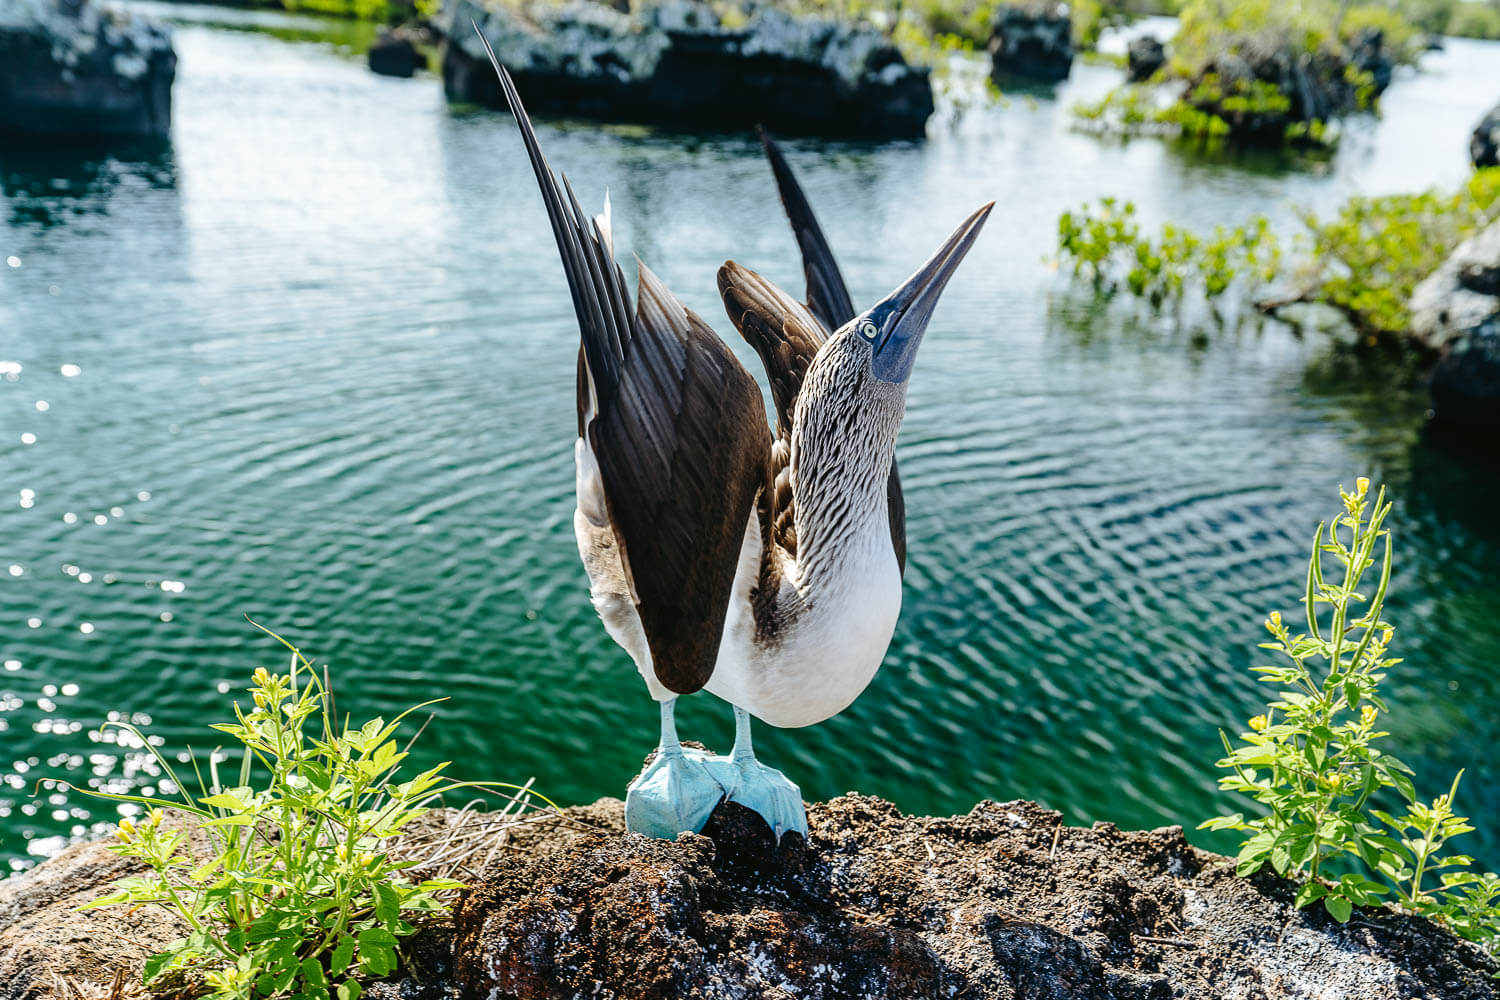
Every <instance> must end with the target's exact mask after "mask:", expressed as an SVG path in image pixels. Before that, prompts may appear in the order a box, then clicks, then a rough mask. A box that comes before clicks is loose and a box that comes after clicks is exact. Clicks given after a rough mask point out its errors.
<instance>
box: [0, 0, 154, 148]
mask: <svg viewBox="0 0 1500 1000" xmlns="http://www.w3.org/2000/svg"><path fill="white" fill-rule="evenodd" d="M176 72H177V56H176V53H174V52H173V50H172V36H171V32H170V30H169V29H168V28H166V27H163V26H161V25H158V24H156V23H155V22H153V21H150V20H148V19H146V18H145V17H142V16H140V15H139V14H135V13H132V12H129V11H126V10H122V9H118V8H114V7H102V6H100V5H99V4H97V3H94V2H92V0H3V2H0V129H14V130H18V131H24V132H46V133H63V134H72V135H89V136H165V135H166V134H167V132H168V130H169V128H170V126H171V119H172V80H173V78H174V77H175V76H176Z"/></svg>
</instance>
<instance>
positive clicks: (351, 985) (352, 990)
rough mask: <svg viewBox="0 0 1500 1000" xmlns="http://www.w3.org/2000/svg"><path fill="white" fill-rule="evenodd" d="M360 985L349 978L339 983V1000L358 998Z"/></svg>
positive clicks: (356, 999) (357, 999) (354, 999)
mask: <svg viewBox="0 0 1500 1000" xmlns="http://www.w3.org/2000/svg"><path fill="white" fill-rule="evenodd" d="M360 992H361V990H360V985H359V983H356V982H355V981H354V980H352V979H350V980H348V981H346V982H342V983H339V1000H359V994H360Z"/></svg>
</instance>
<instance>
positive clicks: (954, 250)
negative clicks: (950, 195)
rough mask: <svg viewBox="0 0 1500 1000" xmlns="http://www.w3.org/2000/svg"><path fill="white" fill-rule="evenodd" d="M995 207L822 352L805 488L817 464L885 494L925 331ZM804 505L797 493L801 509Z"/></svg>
mask: <svg viewBox="0 0 1500 1000" xmlns="http://www.w3.org/2000/svg"><path fill="white" fill-rule="evenodd" d="M994 207H995V203H994V202H990V203H989V204H988V205H985V206H983V207H982V208H980V209H979V210H978V211H976V212H975V213H974V214H973V215H971V216H969V217H968V218H967V219H965V220H964V221H963V223H962V224H961V225H960V226H959V227H958V228H957V229H956V230H954V232H953V235H951V236H949V237H948V239H947V240H946V241H945V242H944V243H943V245H942V246H941V247H939V248H938V251H937V253H935V254H933V255H932V257H931V258H929V259H928V261H927V263H925V264H923V265H922V266H921V267H920V268H918V269H917V272H916V273H915V274H913V275H912V276H911V277H910V278H908V279H906V281H905V282H903V283H902V284H901V286H900V287H899V288H897V289H896V290H895V291H894V292H892V293H891V294H889V295H887V296H886V297H885V298H883V299H881V300H880V301H879V302H877V303H876V304H875V305H873V306H871V307H870V308H869V309H867V310H866V311H865V312H863V313H861V314H860V315H858V316H856V317H855V318H854V319H852V320H850V321H849V322H848V323H845V324H844V325H843V326H842V327H840V328H839V329H838V330H837V331H836V332H835V333H834V334H833V336H831V337H830V338H829V339H828V341H827V342H826V343H825V344H824V345H823V347H822V348H821V349H820V350H819V351H818V355H817V357H816V358H815V359H814V360H813V363H812V365H811V367H810V368H809V369H808V373H807V377H806V380H805V382H804V384H803V387H802V391H801V392H800V393H799V394H798V397H797V410H796V418H795V420H794V421H793V434H792V454H793V459H792V464H793V467H794V478H798V479H801V480H802V481H803V488H804V489H806V490H810V491H817V490H818V488H819V485H823V484H821V483H820V484H819V485H814V483H813V482H812V480H815V479H816V480H822V479H824V478H828V477H824V476H822V475H817V474H816V473H815V471H814V470H817V472H821V471H823V470H834V469H840V470H842V473H841V477H840V479H841V482H840V483H839V484H838V486H837V488H838V489H840V490H844V491H846V492H847V491H848V490H851V489H855V488H868V490H869V491H870V492H871V495H872V496H874V495H878V494H883V491H884V489H885V478H886V476H887V475H889V472H890V463H891V455H892V454H893V453H894V451H895V447H896V433H897V431H898V430H899V429H900V426H901V418H902V417H903V416H904V415H905V412H906V383H907V380H908V379H909V378H910V377H911V370H912V364H913V362H915V361H916V357H917V348H918V347H919V346H920V345H921V343H922V335H923V334H924V333H926V332H927V324H928V323H929V322H930V321H931V319H932V313H933V309H934V307H935V306H936V305H937V300H938V297H939V296H940V295H942V292H943V289H944V288H945V287H946V286H947V284H948V280H949V279H950V278H952V277H953V272H954V271H955V270H957V269H958V265H959V262H960V261H962V260H963V259H964V255H965V254H967V253H968V252H969V249H970V248H971V247H972V246H973V245H974V241H975V240H976V239H977V238H978V237H979V230H980V229H982V228H983V227H984V222H985V220H986V219H987V218H989V214H990V210H991V209H993V208H994ZM798 473H801V475H798ZM830 482H832V480H831V479H830ZM829 488H830V489H832V488H833V487H832V486H830V487H829ZM803 503H804V500H803V499H802V498H801V497H799V499H798V504H799V507H800V506H801V505H803ZM882 509H883V508H882Z"/></svg>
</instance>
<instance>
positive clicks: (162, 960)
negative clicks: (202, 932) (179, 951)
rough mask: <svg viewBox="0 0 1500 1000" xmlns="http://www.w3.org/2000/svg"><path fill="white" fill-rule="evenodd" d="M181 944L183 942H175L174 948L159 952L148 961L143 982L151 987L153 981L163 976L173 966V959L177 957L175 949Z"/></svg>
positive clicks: (142, 978)
mask: <svg viewBox="0 0 1500 1000" xmlns="http://www.w3.org/2000/svg"><path fill="white" fill-rule="evenodd" d="M180 944H182V942H181V941H178V942H175V944H174V946H173V948H169V949H168V950H166V951H159V952H157V953H156V954H155V955H152V956H151V957H150V958H148V959H146V971H145V974H144V975H143V976H142V977H141V981H142V982H143V983H145V984H146V985H147V986H150V985H151V980H153V979H155V978H156V977H157V976H158V975H160V974H161V972H162V970H163V969H166V968H167V967H168V966H170V965H171V964H172V959H173V958H175V957H176V951H175V947H176V946H177V945H180Z"/></svg>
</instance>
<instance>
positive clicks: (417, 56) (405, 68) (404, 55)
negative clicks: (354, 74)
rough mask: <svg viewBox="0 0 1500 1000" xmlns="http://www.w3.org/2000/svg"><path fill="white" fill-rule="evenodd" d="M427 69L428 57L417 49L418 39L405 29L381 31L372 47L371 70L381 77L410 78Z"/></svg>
mask: <svg viewBox="0 0 1500 1000" xmlns="http://www.w3.org/2000/svg"><path fill="white" fill-rule="evenodd" d="M426 68H427V57H426V56H424V55H423V54H422V51H421V50H420V49H418V48H417V44H416V39H415V38H413V37H412V34H411V32H409V31H407V30H406V29H405V28H397V29H396V30H394V31H387V30H385V29H384V28H382V29H381V31H380V35H379V36H378V37H377V38H376V39H375V44H374V45H371V46H370V69H371V70H372V71H373V72H376V73H379V74H380V75H381V76H399V77H409V76H412V75H413V74H414V73H416V71H417V70H419V69H426Z"/></svg>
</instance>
